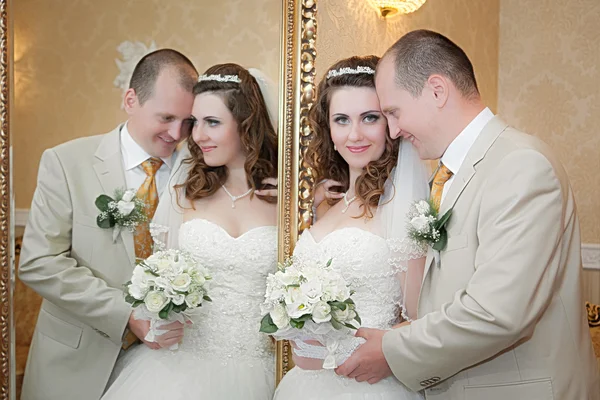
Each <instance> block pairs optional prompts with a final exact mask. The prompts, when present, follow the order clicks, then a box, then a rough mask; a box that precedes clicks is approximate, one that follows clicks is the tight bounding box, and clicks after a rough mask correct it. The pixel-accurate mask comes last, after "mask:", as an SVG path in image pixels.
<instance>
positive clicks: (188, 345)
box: [178, 219, 277, 364]
mask: <svg viewBox="0 0 600 400" xmlns="http://www.w3.org/2000/svg"><path fill="white" fill-rule="evenodd" d="M179 246H180V248H181V249H182V250H185V251H188V252H190V253H192V254H194V255H195V256H196V257H197V258H198V260H200V262H201V263H203V264H204V265H205V266H206V267H207V268H208V269H209V270H210V273H211V275H212V277H213V279H212V282H211V286H210V289H209V290H210V293H209V294H210V297H211V298H212V302H205V303H204V304H203V305H202V307H200V308H199V311H198V313H197V314H196V315H194V317H193V320H194V325H192V326H191V327H190V328H187V330H186V333H185V337H184V340H183V343H182V346H181V348H180V350H178V351H185V352H191V353H195V354H197V355H198V356H200V357H203V358H206V357H213V358H216V359H219V360H222V361H223V362H228V360H240V359H245V360H246V361H250V362H251V361H252V360H256V359H262V360H263V361H266V362H267V363H271V364H272V361H273V359H274V347H273V344H272V342H271V339H270V338H269V337H268V336H267V335H265V334H263V333H260V332H259V329H260V321H261V314H260V304H261V303H262V302H263V301H264V294H265V288H266V286H265V282H266V278H267V275H268V274H269V273H272V272H274V271H276V270H277V229H276V227H274V226H264V227H258V228H254V229H251V230H249V231H248V232H246V233H244V234H243V235H241V236H240V237H237V238H235V237H232V236H230V235H229V233H227V232H226V231H225V230H224V229H223V228H221V227H220V226H219V225H216V224H214V223H212V222H210V221H207V220H204V219H193V220H190V221H187V222H185V223H183V224H182V225H181V228H180V230H179Z"/></svg>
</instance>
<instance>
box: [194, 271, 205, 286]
mask: <svg viewBox="0 0 600 400" xmlns="http://www.w3.org/2000/svg"><path fill="white" fill-rule="evenodd" d="M192 280H193V281H194V283H196V284H198V285H204V283H205V282H206V278H205V277H204V276H203V275H202V274H199V273H197V274H194V277H193V279H192Z"/></svg>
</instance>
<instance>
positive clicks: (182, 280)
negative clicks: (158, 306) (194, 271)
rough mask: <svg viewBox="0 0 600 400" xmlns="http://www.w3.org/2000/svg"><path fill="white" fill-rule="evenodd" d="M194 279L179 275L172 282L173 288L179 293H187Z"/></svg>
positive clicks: (186, 275)
mask: <svg viewBox="0 0 600 400" xmlns="http://www.w3.org/2000/svg"><path fill="white" fill-rule="evenodd" d="M191 283H192V278H191V277H190V276H189V275H188V274H181V275H177V276H176V277H175V278H173V280H172V281H171V287H172V288H173V289H174V290H177V291H179V292H185V291H186V290H188V288H189V287H190V284H191Z"/></svg>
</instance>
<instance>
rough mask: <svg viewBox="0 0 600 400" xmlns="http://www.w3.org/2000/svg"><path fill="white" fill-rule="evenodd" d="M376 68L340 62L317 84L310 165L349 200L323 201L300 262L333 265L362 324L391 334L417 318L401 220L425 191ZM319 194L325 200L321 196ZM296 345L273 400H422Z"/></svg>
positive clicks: (417, 258) (343, 350) (316, 346)
mask: <svg viewBox="0 0 600 400" xmlns="http://www.w3.org/2000/svg"><path fill="white" fill-rule="evenodd" d="M378 60H379V58H378V57H375V56H367V57H351V58H348V59H345V60H342V61H339V62H338V63H336V64H334V65H333V66H332V67H331V68H330V69H329V71H328V73H327V74H326V76H325V77H324V78H323V80H322V81H321V83H320V84H319V87H318V93H317V101H316V102H315V105H314V106H313V107H312V109H311V112H310V114H309V119H310V123H311V125H312V128H313V129H314V132H315V136H314V138H313V139H312V142H311V143H310V144H309V148H308V150H307V155H306V159H307V161H308V163H309V164H310V165H311V167H312V168H313V171H314V172H315V174H316V177H317V178H318V179H325V180H328V181H329V182H330V183H331V182H333V183H334V184H336V185H338V184H339V186H340V189H341V192H342V193H344V194H343V195H342V194H338V195H335V194H334V193H331V194H330V195H328V196H327V198H328V199H329V200H328V204H329V205H330V208H329V209H328V210H327V211H326V212H325V214H324V215H322V216H320V218H319V220H318V222H316V223H315V224H314V226H313V227H311V228H310V230H307V231H305V232H304V233H303V234H302V236H301V237H300V239H299V240H298V243H297V245H296V248H295V250H294V257H295V258H296V259H297V260H298V262H303V261H306V262H310V261H316V262H318V263H321V264H322V263H324V262H326V261H327V260H329V259H332V261H333V264H332V265H333V266H337V267H338V268H339V269H340V272H341V273H342V275H343V276H344V278H345V280H346V281H347V282H350V284H351V288H352V289H353V290H355V291H356V293H355V294H354V295H353V296H352V298H353V300H354V302H355V303H356V311H357V313H359V314H360V316H361V318H362V326H364V327H373V328H375V327H376V328H379V329H392V327H393V326H394V325H395V324H397V323H399V322H400V320H401V317H403V319H405V320H406V319H409V318H410V316H411V315H415V314H416V299H417V297H418V291H419V288H420V278H421V277H422V272H423V266H424V258H423V257H424V256H425V253H424V252H423V250H422V249H421V248H419V247H416V246H412V245H411V244H410V242H409V241H408V240H407V239H406V232H405V226H406V223H405V222H404V221H405V220H406V217H405V215H406V212H407V211H408V207H409V205H410V204H411V203H412V201H413V200H420V199H422V198H426V196H427V195H428V187H427V176H426V170H425V168H424V166H423V164H422V163H421V162H420V161H419V159H418V157H417V155H416V154H415V153H414V152H413V148H412V145H411V144H410V143H408V142H403V143H400V142H399V141H398V140H391V139H390V137H389V135H388V129H387V121H386V119H385V118H384V116H383V114H382V112H381V109H380V106H379V100H378V98H377V94H376V92H375V82H374V74H375V68H376V66H377V62H378ZM394 166H396V168H394ZM327 187H329V188H331V184H330V185H328V186H327ZM317 192H318V193H320V194H321V196H320V197H323V196H322V188H320V189H319V190H317ZM392 222H395V224H392ZM361 343H364V340H363V339H361V338H348V339H346V340H344V341H342V343H341V344H340V346H339V347H338V350H337V352H336V362H337V365H338V366H339V365H341V364H342V363H343V362H344V361H345V359H347V358H348V357H349V356H350V354H352V352H353V351H354V350H355V349H356V348H358V346H360V344H361ZM292 346H293V353H294V354H293V358H294V362H295V364H296V367H295V368H293V369H292V370H291V371H290V372H288V373H287V374H286V375H285V376H284V378H283V380H282V381H281V383H280V384H279V386H278V388H277V391H276V393H275V399H276V400H295V399H297V400H317V399H323V400H325V399H328V400H329V399H344V400H347V399H356V400H359V399H360V400H362V399H380V400H383V399H389V400H402V399H404V400H413V399H421V398H422V396H421V395H420V394H418V393H414V392H412V391H410V390H409V389H407V388H406V387H404V386H403V385H402V383H400V382H399V381H398V380H397V379H396V378H394V377H389V378H387V379H384V380H382V381H380V382H378V383H375V384H373V385H370V384H368V383H366V382H363V383H359V382H357V381H355V380H353V379H349V378H345V377H341V376H338V375H336V373H335V372H334V370H331V369H323V368H322V366H323V359H324V358H325V356H326V354H327V351H326V349H325V347H323V346H321V345H320V343H318V342H314V341H296V342H294V343H292Z"/></svg>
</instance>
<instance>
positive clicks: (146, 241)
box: [134, 157, 163, 258]
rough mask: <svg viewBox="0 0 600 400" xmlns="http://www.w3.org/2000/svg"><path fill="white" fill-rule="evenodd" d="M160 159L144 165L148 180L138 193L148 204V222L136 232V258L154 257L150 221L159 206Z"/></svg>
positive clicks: (153, 159) (147, 161)
mask: <svg viewBox="0 0 600 400" xmlns="http://www.w3.org/2000/svg"><path fill="white" fill-rule="evenodd" d="M162 164H163V161H162V160H161V159H160V158H154V157H153V158H149V159H147V160H146V161H144V162H143V163H142V168H143V169H144V172H145V173H146V180H145V181H144V183H142V186H140V188H139V189H138V191H137V197H138V198H139V199H140V200H142V201H143V202H144V203H146V205H147V207H146V210H145V211H146V216H147V217H148V221H147V222H145V223H142V224H139V225H138V226H137V228H136V230H135V236H134V242H135V256H136V257H137V258H148V257H150V255H152V236H150V220H151V219H152V217H153V216H154V212H155V211H156V207H157V206H158V190H157V189H156V178H155V177H156V172H157V171H158V170H159V169H160V167H161V166H162Z"/></svg>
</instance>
